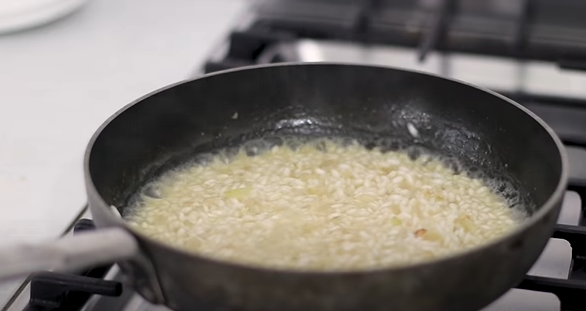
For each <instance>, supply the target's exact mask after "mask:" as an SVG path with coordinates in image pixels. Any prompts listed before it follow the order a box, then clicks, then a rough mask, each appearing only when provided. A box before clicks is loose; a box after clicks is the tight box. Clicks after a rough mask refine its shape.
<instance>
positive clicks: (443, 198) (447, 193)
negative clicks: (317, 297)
mask: <svg viewBox="0 0 586 311" xmlns="http://www.w3.org/2000/svg"><path fill="white" fill-rule="evenodd" d="M149 187H150V190H149V191H148V192H150V193H151V194H150V195H142V197H141V198H140V200H138V201H137V203H136V204H135V206H133V207H132V208H131V209H130V210H131V212H130V213H129V214H128V215H126V218H127V219H128V221H129V222H130V224H131V225H132V226H133V227H135V228H136V229H137V230H139V231H141V232H143V233H144V234H146V235H148V236H151V237H153V238H155V239H157V240H160V241H162V242H165V243H168V244H171V245H174V246H176V247H178V248H181V249H184V250H187V251H190V252H194V253H196V254H200V255H204V256H207V257H211V258H215V259H220V260H226V261H231V262H238V263H242V264H248V265H254V266H260V267H271V268H283V269H296V270H328V271H330V270H336V271H338V270H357V269H372V268H378V267H390V266H397V265H406V264H412V263H417V262H421V261H425V260H430V259H433V258H439V257H443V256H446V255H450V254H453V253H455V252H459V251H462V250H465V249H469V248H472V247H475V246H478V245H479V244H483V243H486V242H488V241H490V240H493V239H495V238H498V237H500V236H502V235H504V234H506V233H507V232H509V231H510V230H512V229H513V228H514V227H515V226H516V225H517V224H518V219H517V218H516V217H514V215H513V212H512V210H511V209H510V208H509V206H508V205H507V202H506V201H505V200H504V199H503V198H502V197H501V196H499V195H497V194H495V193H494V192H493V191H492V189H491V188H489V187H488V186H487V185H485V184H484V183H483V181H482V180H480V179H473V178H470V177H468V176H467V175H466V174H465V173H455V172H454V171H452V170H451V169H449V168H448V167H446V166H445V165H444V164H442V162H440V161H438V160H435V159H433V158H429V157H420V158H418V159H415V160H413V159H411V158H410V157H409V156H408V155H407V154H405V153H402V152H381V151H379V150H376V149H374V150H370V149H367V148H365V147H363V146H361V145H359V144H350V145H341V144H337V143H333V142H328V143H326V144H325V148H323V146H322V148H318V147H316V145H315V144H306V145H302V146H301V147H299V148H296V149H295V150H294V149H292V148H290V147H288V146H276V147H273V148H272V149H270V150H268V151H266V152H263V153H261V154H258V155H255V156H248V155H246V153H245V152H240V153H239V154H237V155H236V156H233V157H230V158H226V157H222V156H217V157H215V158H214V160H213V161H211V163H208V164H206V165H201V164H193V165H191V166H186V167H183V168H182V169H178V170H175V171H172V172H170V173H167V174H166V175H164V176H163V177H161V178H160V179H159V180H158V181H157V182H156V183H154V184H152V185H150V186H149ZM153 193H154V194H155V195H153Z"/></svg>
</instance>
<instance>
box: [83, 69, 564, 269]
mask: <svg viewBox="0 0 586 311" xmlns="http://www.w3.org/2000/svg"><path fill="white" fill-rule="evenodd" d="M287 66H354V67H365V68H378V69H390V70H395V71H401V72H406V73H416V74H420V75H425V76H429V77H432V78H438V79H443V80H448V81H451V82H454V83H458V84H462V85H466V86H468V87H471V88H474V89H477V90H479V91H482V92H485V93H488V94H490V95H492V96H495V97H497V98H499V99H501V100H504V101H506V102H507V103H509V104H510V105H512V106H514V107H515V108H517V109H519V110H521V111H522V112H524V113H525V114H527V115H528V116H529V117H531V118H532V119H533V120H534V121H535V122H537V123H538V124H539V125H540V126H541V127H542V128H543V129H544V130H545V131H546V132H547V133H548V134H549V136H550V138H551V139H552V140H553V142H554V143H555V145H556V147H557V149H558V153H559V157H560V163H561V173H560V175H559V179H558V182H557V186H556V188H555V190H554V191H553V192H552V194H551V195H550V196H549V198H548V199H547V201H546V202H545V203H543V204H542V205H541V207H540V208H539V209H538V210H537V211H536V212H535V213H534V214H532V215H531V216H530V217H529V218H528V219H527V220H525V221H524V222H523V223H522V224H520V225H518V226H517V227H516V228H515V229H514V230H511V231H510V232H508V233H507V234H505V235H503V236H501V237H499V238H496V239H493V240H491V241H489V242H487V243H482V244H480V245H477V246H475V247H472V248H468V249H466V250H462V251H458V252H454V253H451V254H448V255H445V256H442V257H440V258H437V259H435V258H434V259H432V260H425V261H421V262H417V263H413V264H405V265H397V266H387V267H384V266H382V267H380V266H379V267H373V268H362V269H352V270H311V269H308V270H302V269H298V270H297V269H285V268H276V267H265V266H262V265H252V264H244V263H239V262H235V261H229V260H224V259H217V258H214V257H211V256H206V255H203V254H198V253H194V252H189V251H186V250H183V249H181V248H179V247H175V246H172V245H170V244H168V243H164V242H161V241H159V240H156V239H153V238H151V237H149V236H147V235H145V234H143V233H141V232H140V231H138V230H135V229H133V228H132V227H130V226H129V225H128V224H127V223H126V222H125V221H124V220H120V221H118V224H119V225H120V226H122V227H123V228H124V229H125V230H128V231H129V232H130V233H132V234H133V235H134V236H136V237H139V238H140V239H141V240H143V241H147V242H148V243H150V244H153V245H155V246H156V247H159V248H164V249H166V250H169V251H173V252H177V253H180V254H181V255H183V256H186V257H191V258H194V259H199V260H204V261H208V262H212V263H215V264H222V265H227V266H232V267H234V268H239V269H247V270H255V271H260V272H269V273H279V274H284V275H285V274H291V275H305V276H318V277H319V276H324V277H327V276H333V275H348V276H350V275H363V274H370V273H380V272H385V273H389V272H393V271H397V272H398V271H410V270H413V269H421V268H425V267H427V266H430V265H435V264H440V263H443V262H450V261H452V260H455V259H457V258H462V257H465V256H467V255H469V254H473V253H476V252H480V251H482V250H484V249H488V248H491V247H494V246H496V245H497V244H500V243H502V242H503V241H505V240H507V239H509V238H511V237H513V236H516V235H519V234H521V233H522V232H524V231H526V230H528V229H529V228H531V227H533V226H534V225H536V224H537V223H538V222H539V221H541V219H542V218H544V217H545V215H546V214H548V213H549V212H550V211H551V210H552V209H553V208H554V206H555V205H556V202H558V201H560V200H563V195H564V193H565V192H566V189H567V187H568V181H569V164H568V156H567V152H566V150H565V146H564V144H563V142H562V141H561V139H560V138H559V137H558V135H557V134H556V133H555V132H554V131H553V129H552V128H551V127H550V126H549V125H548V124H547V123H546V122H545V121H543V120H542V119H541V118H540V117H539V116H537V115H536V114H535V113H533V112H532V111H530V110H529V109H527V108H525V107H524V106H522V105H521V104H519V103H517V102H515V101H514V100H512V99H510V98H508V97H506V96H504V95H502V94H499V93H497V92H494V91H492V90H489V89H486V88H484V87H480V86H477V85H474V84H471V83H468V82H465V81H461V80H458V79H453V78H449V77H443V76H440V75H436V74H433V73H428V72H423V71H419V70H411V69H403V68H398V67H393V66H380V65H370V64H360V63H351V62H285V63H276V64H260V65H251V66H244V67H238V68H232V69H226V70H221V71H216V72H213V73H209V74H204V75H201V76H198V77H194V78H190V79H184V80H181V81H178V82H175V83H171V84H168V85H166V86H163V87H160V88H158V89H156V90H154V91H151V92H149V93H147V94H145V95H143V96H141V97H139V98H137V99H135V100H134V101H132V102H130V103H129V104H127V105H125V106H124V107H122V108H120V109H119V110H118V111H116V112H115V113H114V114H112V115H111V116H110V117H109V118H108V119H106V120H105V121H104V122H103V123H102V124H101V125H100V126H99V127H98V129H97V130H96V131H95V132H94V134H93V135H92V137H91V138H90V140H89V142H88V144H87V147H86V150H85V152H84V161H83V165H84V176H85V181H86V182H85V184H86V189H87V192H88V196H89V195H90V194H91V196H93V197H95V198H96V199H97V200H98V202H99V203H100V204H101V205H103V206H102V207H99V208H106V207H109V206H110V205H109V204H108V203H107V202H106V201H105V200H104V199H103V198H102V196H101V194H100V193H99V192H98V191H97V189H96V187H95V184H94V182H93V178H92V175H91V173H90V169H89V163H90V157H91V153H92V149H93V146H94V144H95V142H96V141H97V139H98V138H99V137H100V135H101V133H102V132H103V131H104V130H105V129H106V128H107V127H108V125H109V124H110V123H111V122H112V121H114V120H115V119H116V118H117V117H118V116H120V115H121V114H123V113H124V112H126V111H127V110H129V109H130V108H132V107H133V106H135V105H137V104H140V103H141V102H143V101H144V100H146V99H148V98H150V97H152V96H153V95H156V94H159V93H161V92H164V91H166V90H168V89H172V88H174V87H175V86H179V85H183V84H187V83H190V82H193V81H197V80H200V79H206V78H208V77H213V76H217V75H223V74H229V73H232V72H240V71H247V70H256V69H263V68H271V67H287ZM106 213H108V214H109V215H110V216H111V217H112V218H113V219H115V218H116V217H115V216H114V214H113V212H112V211H110V210H107V211H106Z"/></svg>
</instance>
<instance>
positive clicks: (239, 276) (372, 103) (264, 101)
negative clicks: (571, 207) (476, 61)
mask: <svg viewBox="0 0 586 311" xmlns="http://www.w3.org/2000/svg"><path fill="white" fill-rule="evenodd" d="M288 136H295V137H305V138H308V137H324V136H331V137H345V138H352V139H356V140H358V141H360V142H361V143H363V144H365V145H367V146H379V147H381V148H383V149H388V150H397V149H406V150H408V151H409V152H411V153H413V155H414V156H416V155H417V153H421V152H430V153H433V154H437V155H441V156H442V157H443V158H444V159H446V161H447V162H448V163H449V164H450V165H453V166H454V167H455V168H457V169H465V170H467V171H469V172H473V173H475V174H482V175H483V176H485V177H486V178H488V179H491V180H494V181H498V182H499V183H500V184H501V185H506V186H507V187H502V188H501V189H499V190H501V191H502V194H503V195H505V196H507V197H508V198H509V199H510V200H511V201H512V202H517V204H515V205H516V206H515V207H514V208H524V209H526V210H527V212H528V213H529V214H530V215H531V216H530V217H529V218H528V219H527V220H526V221H525V222H524V223H523V224H522V225H520V226H519V228H518V229H517V230H515V231H514V232H512V233H510V234H509V235H507V236H505V237H504V238H502V239H500V240H497V241H495V242H493V243H491V244H487V245H484V246H482V247H479V248H476V249H473V250H471V251H468V252H465V253H461V254H457V255H454V256H452V257H448V258H444V259H440V260H435V261H431V262H427V263H423V264H418V265H413V266H406V267H399V268H389V269H384V268H381V269H374V270H368V271H354V272H299V271H285V270H271V269H260V268H254V267H248V266H245V265H238V264H234V263H227V262H222V261H217V260H212V259H209V258H205V257H202V256H197V255H194V254H190V253H186V252H183V251H181V250H179V249H176V248H173V247H170V246H167V245H164V244H162V243H159V242H156V241H154V240H152V239H149V238H147V237H145V236H143V235H141V234H140V233H138V232H134V231H132V230H131V229H129V228H127V229H128V230H130V231H131V232H132V234H133V235H134V236H135V237H136V238H137V239H138V241H139V243H140V245H141V246H142V250H143V254H142V256H141V258H142V260H139V261H138V263H137V261H136V260H135V261H132V262H124V263H121V265H122V267H123V269H124V271H125V272H126V274H127V275H128V276H129V278H130V279H131V280H132V283H133V285H134V287H135V288H136V289H137V291H138V292H139V293H141V294H142V295H143V296H145V297H146V298H147V299H149V300H151V301H154V302H156V303H163V304H166V305H167V306H169V307H171V308H172V309H175V310H181V311H187V310H200V309H201V310H246V311H269V310H280V311H289V310H304V311H310V310H316V311H317V310H322V311H323V310H402V311H437V310H443V311H451V310H454V311H456V310H457V311H474V310H478V309H480V308H481V307H483V306H485V305H487V304H488V303H490V302H491V301H493V300H495V299H496V298H497V297H499V296H500V295H501V294H503V293H504V292H506V291H507V290H508V289H510V288H511V287H513V286H515V285H516V284H517V283H518V282H519V281H520V280H521V279H522V277H523V275H524V274H525V273H526V272H527V270H528V269H529V268H530V267H531V266H532V264H533V263H534V262H535V261H536V259H537V258H538V256H539V254H540V253H541V251H542V250H543V248H544V246H545V244H546V242H547V241H548V239H549V237H550V235H551V233H552V230H553V226H554V224H555V221H556V219H557V216H558V213H559V209H560V205H561V200H562V195H563V192H564V190H565V185H566V179H567V172H566V170H567V164H566V160H565V155H564V152H563V149H562V148H563V147H562V145H561V143H560V141H559V139H558V138H557V137H556V136H555V135H554V134H553V132H552V131H551V130H550V129H549V128H548V127H547V126H546V125H545V124H544V123H543V122H542V121H541V120H539V119H537V118H536V117H535V116H534V115H533V114H531V113H530V112H528V111H527V110H526V109H524V108H521V107H520V106H519V105H518V104H516V103H514V102H512V101H510V100H508V99H506V98H504V97H502V96H499V95H496V94H494V93H492V92H489V91H486V90H483V89H479V88H477V87H474V86H470V85H467V84H464V83H461V82H456V81H452V80H447V79H445V78H440V77H437V76H432V75H427V74H422V73H416V72H410V71H404V70H397V69H392V68H382V67H371V66H361V65H349V64H324V63H321V64H282V65H270V66H261V67H251V68H243V69H238V70H230V71H226V72H221V73H217V74H212V75H207V76H204V77H201V78H198V79H195V80H192V81H187V82H183V83H179V84H176V85H172V86H169V87H166V88H163V89H161V90H158V91H156V92H153V93H151V94H149V95H147V96H145V97H143V98H141V99H139V100H137V101H136V102H134V103H132V104H130V105H129V106H127V107H125V108H124V109H122V110H121V111H119V112H118V113H117V114H115V115H114V116H113V117H112V118H110V119H109V120H108V121H106V123H104V125H103V126H102V127H101V128H100V129H99V130H98V132H97V133H96V135H95V136H94V137H93V138H92V140H91V142H90V145H89V147H88V150H87V154H86V162H85V173H86V184H87V192H88V198H89V203H90V207H91V210H92V213H93V215H94V218H95V219H96V221H97V223H98V225H99V226H121V227H125V224H124V223H123V222H121V221H119V220H117V219H116V217H115V213H112V211H111V210H110V205H113V206H117V207H118V209H119V211H120V212H121V213H122V214H124V213H125V211H124V208H123V207H124V206H127V205H128V204H129V202H131V201H132V200H133V197H135V195H136V193H137V192H138V191H141V189H142V188H143V185H145V184H147V183H148V182H149V181H152V180H153V179H155V178H156V177H157V176H159V175H160V174H162V173H163V172H165V171H166V170H168V169H170V168H173V167H175V166H177V165H180V164H182V163H184V162H185V161H188V160H189V159H197V158H198V157H200V158H202V155H203V154H209V153H210V152H212V151H214V150H219V149H222V148H227V147H235V146H241V145H242V144H243V143H244V142H247V146H248V147H249V148H250V150H251V151H254V150H256V148H257V147H259V146H265V145H266V144H267V143H269V144H279V143H280V142H282V140H283V137H288ZM202 159H203V158H202ZM511 188H512V189H515V190H516V191H508V190H507V189H511Z"/></svg>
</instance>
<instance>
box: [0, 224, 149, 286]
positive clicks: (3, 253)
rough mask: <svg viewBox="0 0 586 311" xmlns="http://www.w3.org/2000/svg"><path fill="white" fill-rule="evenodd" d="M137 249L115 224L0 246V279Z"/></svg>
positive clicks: (68, 267) (59, 268) (65, 268)
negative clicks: (49, 238) (65, 235)
mask: <svg viewBox="0 0 586 311" xmlns="http://www.w3.org/2000/svg"><path fill="white" fill-rule="evenodd" d="M138 253H139V246H138V243H137V241H136V239H135V238H134V237H133V236H132V235H131V234H130V233H129V232H128V231H126V230H124V229H122V228H116V227H113V228H106V229H100V230H95V231H92V232H83V233H80V234H76V235H75V236H72V237H66V238H62V239H59V240H56V241H49V242H44V243H38V244H17V245H13V246H8V247H0V280H3V279H10V278H14V277H20V276H26V275H29V274H31V273H35V272H41V271H46V270H54V271H71V270H76V269H80V268H85V267H88V266H93V265H98V264H105V263H111V262H113V261H116V260H119V259H128V258H132V257H136V256H137V255H138Z"/></svg>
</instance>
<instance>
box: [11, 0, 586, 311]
mask: <svg viewBox="0 0 586 311" xmlns="http://www.w3.org/2000/svg"><path fill="white" fill-rule="evenodd" d="M584 13H586V2H583V1H580V0H557V1H547V0H477V1H475V0H460V1H456V0H419V1H417V0H361V1H358V0H261V1H257V2H256V3H254V4H253V6H252V7H251V10H250V11H249V14H248V15H246V16H245V17H244V18H243V19H242V20H241V21H240V23H239V24H238V25H237V26H236V27H235V28H234V29H233V31H232V32H231V33H230V34H229V35H228V36H227V38H226V40H225V41H224V42H223V43H222V44H221V45H220V46H218V47H217V48H216V49H214V50H213V51H212V53H211V54H210V56H209V57H208V59H207V60H206V62H205V63H204V64H201V66H199V67H198V68H197V69H196V73H195V74H196V75H199V74H202V73H209V72H214V71H218V70H224V69H230V68H238V67H241V66H248V65H255V64H267V63H279V62H290V61H295V62H321V61H326V62H352V63H364V64H373V65H383V66H393V67H399V68H406V69H412V70H418V71H424V72H429V73H434V74H438V75H442V76H446V77H451V78H454V79H458V80H463V81H467V82H470V83H473V84H476V85H479V86H483V87H486V88H489V89H492V90H494V91H496V92H499V93H502V94H504V95H505V96H508V97H510V98H512V99H514V100H516V101H517V102H519V103H521V104H522V105H524V106H526V107H527V108H529V109H530V110H532V111H533V112H535V113H536V114H537V115H539V116H540V117H541V118H543V119H544V120H545V121H546V122H547V123H548V124H549V125H550V126H551V127H552V128H553V129H554V130H555V131H556V133H557V134H558V135H559V136H560V137H561V139H562V140H563V141H564V143H565V145H566V149H567V152H568V155H569V162H570V185H569V187H568V189H567V191H566V194H565V198H564V204H563V208H562V213H561V215H560V218H559V219H558V225H557V227H556V230H555V232H554V234H553V236H552V238H551V239H550V241H549V243H548V245H547V247H546V249H545V250H544V252H543V253H542V255H541V257H540V259H539V260H538V261H537V263H536V264H535V265H534V266H533V268H532V269H531V270H530V271H529V272H528V274H527V276H526V277H525V279H524V280H523V281H522V282H521V283H520V284H519V285H518V286H517V288H513V289H511V290H510V291H509V292H507V293H506V294H505V295H503V296H502V297H501V298H499V299H498V300H497V301H495V302H494V303H492V304H491V305H489V306H488V307H486V308H484V309H483V310H482V311H505V310H507V311H508V310H511V311H525V310H527V311H529V310H531V311H577V310H586V301H585V300H584V299H583V297H584V296H585V295H586V220H585V219H584V215H583V209H584V203H583V199H586V122H585V121H586V20H584V19H583V15H584ZM536 156H539V155H536ZM89 219H91V215H90V214H89V212H88V211H87V208H84V209H83V210H82V211H81V213H80V214H79V217H77V219H76V221H75V223H73V224H72V226H71V228H70V229H69V230H67V234H74V233H75V232H78V231H80V230H91V229H92V227H93V226H92V223H91V220H89ZM0 310H1V311H22V310H28V311H33V310H62V311H65V310H67V311H73V310H86V311H105V310H107V311H118V310H120V311H137V310H144V311H154V310H160V311H163V310H168V309H166V308H165V307H162V306H154V305H151V304H150V303H148V302H146V301H145V300H144V299H142V298H141V297H140V296H139V295H137V294H136V293H134V291H133V290H132V288H130V287H127V286H126V285H125V281H124V275H122V274H121V273H120V271H119V270H118V267H117V266H116V265H115V264H112V265H108V266H104V267H93V268H91V269H88V270H87V271H80V272H78V273H73V274H54V273H50V272H48V273H42V274H37V275H33V276H31V277H29V278H28V279H27V280H26V281H24V282H23V283H22V285H21V286H20V288H19V290H18V291H17V293H16V294H15V295H14V296H13V297H12V298H11V299H10V300H9V301H8V303H7V304H6V305H5V306H4V307H3V308H1V309H0ZM196 311H197V310H196ZM201 311H205V310H201Z"/></svg>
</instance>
